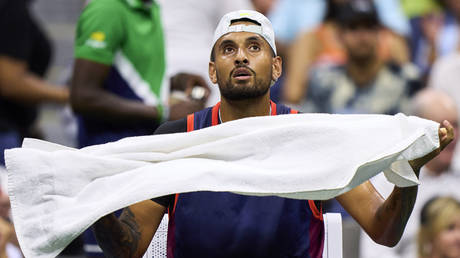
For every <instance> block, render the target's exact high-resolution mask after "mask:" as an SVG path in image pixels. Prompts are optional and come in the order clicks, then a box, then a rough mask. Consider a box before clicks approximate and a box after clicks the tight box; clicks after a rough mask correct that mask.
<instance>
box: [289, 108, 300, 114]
mask: <svg viewBox="0 0 460 258" xmlns="http://www.w3.org/2000/svg"><path fill="white" fill-rule="evenodd" d="M298 113H299V111H297V110H295V109H292V108H291V114H298Z"/></svg>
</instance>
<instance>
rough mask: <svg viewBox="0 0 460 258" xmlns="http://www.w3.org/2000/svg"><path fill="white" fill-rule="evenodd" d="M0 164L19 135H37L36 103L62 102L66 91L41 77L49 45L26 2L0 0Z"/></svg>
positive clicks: (19, 141)
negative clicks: (4, 154)
mask: <svg viewBox="0 0 460 258" xmlns="http://www.w3.org/2000/svg"><path fill="white" fill-rule="evenodd" d="M0 28H1V32H2V35H3V37H2V39H1V40H0V152H1V154H0V163H1V165H4V162H5V161H4V156H3V153H4V150H5V149H8V148H14V147H18V146H20V145H21V142H22V138H23V137H26V136H28V137H40V133H39V131H38V130H37V128H36V126H35V122H36V121H35V120H36V117H37V113H38V104H41V103H44V102H52V103H59V104H65V103H67V102H68V99H69V91H68V89H67V88H65V87H63V86H57V85H52V84H50V83H48V82H46V81H45V80H43V76H44V74H45V72H46V70H47V68H48V64H49V61H50V57H51V45H50V42H49V41H48V39H47V37H46V35H45V34H44V33H43V31H42V29H41V28H40V26H39V25H38V24H37V22H36V21H35V19H34V18H33V17H32V15H31V13H30V12H29V1H25V0H17V1H8V0H0Z"/></svg>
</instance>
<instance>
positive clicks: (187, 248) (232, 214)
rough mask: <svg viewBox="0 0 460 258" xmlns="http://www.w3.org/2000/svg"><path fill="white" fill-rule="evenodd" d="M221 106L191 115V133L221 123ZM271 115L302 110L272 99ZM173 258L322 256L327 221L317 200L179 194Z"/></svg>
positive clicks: (172, 213)
mask: <svg viewBox="0 0 460 258" xmlns="http://www.w3.org/2000/svg"><path fill="white" fill-rule="evenodd" d="M219 106H220V103H218V104H217V105H216V106H214V107H210V108H207V109H204V110H202V111H199V112H197V113H194V114H191V115H189V116H188V117H187V131H193V130H199V129H202V128H205V127H208V126H213V125H217V124H219ZM271 112H272V113H271V115H279V114H289V113H297V111H295V110H291V109H290V108H288V107H286V106H283V105H276V104H275V103H273V102H271ZM168 214H169V225H168V257H170V258H172V257H174V258H179V257H201V258H204V257H213V258H215V257H264V258H266V257H313V258H317V257H318V258H319V257H321V256H322V251H323V240H324V225H323V218H322V213H321V208H320V209H318V208H317V206H316V204H315V202H314V201H306V200H295V199H287V198H281V197H276V196H266V197H255V196H245V195H238V194H233V193H229V192H191V193H181V194H176V195H175V198H174V202H172V203H171V204H170V205H169V207H168Z"/></svg>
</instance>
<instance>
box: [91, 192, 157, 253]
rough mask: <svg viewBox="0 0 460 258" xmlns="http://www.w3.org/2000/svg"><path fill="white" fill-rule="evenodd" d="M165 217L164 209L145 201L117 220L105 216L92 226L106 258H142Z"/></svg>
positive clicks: (130, 207) (125, 210) (127, 210)
mask: <svg viewBox="0 0 460 258" xmlns="http://www.w3.org/2000/svg"><path fill="white" fill-rule="evenodd" d="M164 213H165V208H164V207H163V206H161V205H159V204H157V203H155V202H153V201H151V200H147V201H143V202H140V203H136V204H134V205H131V206H129V207H127V208H125V209H124V210H123V213H122V214H121V216H120V218H117V217H115V215H114V214H109V215H106V216H105V217H102V218H101V219H99V220H98V221H97V222H96V223H95V224H94V225H93V229H94V232H95V235H96V239H97V242H98V244H99V245H100V247H101V248H102V250H103V251H104V254H105V255H106V256H107V257H116V258H124V257H126V258H134V257H142V256H143V255H144V253H145V252H146V250H147V248H148V246H149V244H150V241H151V240H152V238H153V236H154V234H155V232H156V229H157V228H158V225H159V224H160V222H161V219H162V218H163V215H164Z"/></svg>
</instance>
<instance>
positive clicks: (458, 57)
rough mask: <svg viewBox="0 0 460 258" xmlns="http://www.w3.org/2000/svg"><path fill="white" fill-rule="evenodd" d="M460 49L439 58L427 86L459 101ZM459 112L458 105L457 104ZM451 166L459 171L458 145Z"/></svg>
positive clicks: (459, 149) (459, 153)
mask: <svg viewBox="0 0 460 258" xmlns="http://www.w3.org/2000/svg"><path fill="white" fill-rule="evenodd" d="M459 71H460V50H459V51H456V52H455V53H452V54H449V55H446V56H444V57H441V58H439V59H438V60H437V61H436V62H435V63H434V65H433V69H432V71H431V73H430V77H429V81H428V86H429V87H432V88H435V89H439V90H442V91H445V92H446V93H448V94H449V95H450V96H451V97H452V98H454V100H455V102H456V103H460V85H459V82H460V73H459ZM457 110H458V113H459V114H460V106H457ZM455 157H456V158H455V160H454V164H453V166H454V167H455V168H456V170H458V171H459V172H460V147H457V149H456V151H455Z"/></svg>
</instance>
